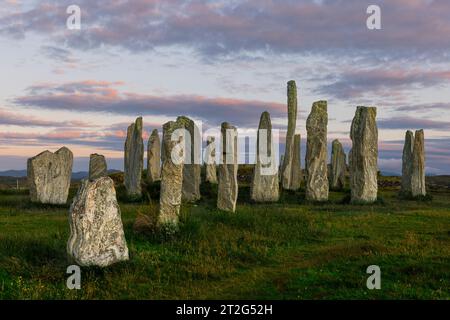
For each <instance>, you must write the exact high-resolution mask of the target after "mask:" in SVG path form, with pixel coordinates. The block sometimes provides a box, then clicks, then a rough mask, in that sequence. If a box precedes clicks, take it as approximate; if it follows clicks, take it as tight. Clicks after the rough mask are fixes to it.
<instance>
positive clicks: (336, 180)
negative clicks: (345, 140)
mask: <svg viewBox="0 0 450 320" xmlns="http://www.w3.org/2000/svg"><path fill="white" fill-rule="evenodd" d="M346 171H347V159H346V156H345V152H344V148H343V147H342V144H341V143H340V142H339V140H337V139H336V140H334V141H333V144H332V148H331V165H330V187H331V188H332V189H334V190H342V189H343V188H344V187H345V174H346Z"/></svg>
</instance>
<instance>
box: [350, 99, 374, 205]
mask: <svg viewBox="0 0 450 320" xmlns="http://www.w3.org/2000/svg"><path fill="white" fill-rule="evenodd" d="M376 116H377V108H375V107H357V109H356V114H355V117H354V118H353V122H352V126H351V131H350V138H351V139H352V150H351V153H350V154H349V161H350V187H351V201H352V202H356V203H358V202H374V201H376V199H377V193H378V184H377V174H378V165H377V161H378V128H377V123H376Z"/></svg>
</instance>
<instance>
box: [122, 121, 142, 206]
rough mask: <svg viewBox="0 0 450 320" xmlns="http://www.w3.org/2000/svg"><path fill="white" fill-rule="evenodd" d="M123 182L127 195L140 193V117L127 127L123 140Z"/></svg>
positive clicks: (138, 194)
mask: <svg viewBox="0 0 450 320" xmlns="http://www.w3.org/2000/svg"><path fill="white" fill-rule="evenodd" d="M124 168H125V175H124V182H125V188H126V190H127V195H128V196H129V197H140V196H141V195H142V188H141V180H142V170H143V168H144V141H143V140H142V117H139V118H137V119H136V122H135V123H132V124H131V125H130V126H129V127H128V131H127V139H126V141H125V165H124Z"/></svg>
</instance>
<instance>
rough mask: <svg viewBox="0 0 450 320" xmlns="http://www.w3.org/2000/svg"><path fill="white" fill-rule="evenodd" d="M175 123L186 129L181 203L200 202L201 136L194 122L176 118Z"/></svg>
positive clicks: (184, 118) (185, 118) (186, 118)
mask: <svg viewBox="0 0 450 320" xmlns="http://www.w3.org/2000/svg"><path fill="white" fill-rule="evenodd" d="M177 122H179V123H180V124H182V125H183V126H184V128H185V129H186V131H187V132H186V135H185V149H184V150H185V163H184V168H183V197H182V199H183V201H187V202H195V201H198V200H200V197H201V196H200V183H201V134H200V131H199V128H198V127H197V126H196V124H195V122H194V121H192V120H191V119H189V118H188V117H184V116H182V117H178V119H177Z"/></svg>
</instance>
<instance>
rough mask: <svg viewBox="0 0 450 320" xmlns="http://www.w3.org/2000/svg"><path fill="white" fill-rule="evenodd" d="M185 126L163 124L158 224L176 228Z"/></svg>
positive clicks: (171, 123) (175, 123)
mask: <svg viewBox="0 0 450 320" xmlns="http://www.w3.org/2000/svg"><path fill="white" fill-rule="evenodd" d="M183 129H184V126H183V124H182V123H180V122H179V121H177V122H174V121H170V122H167V123H166V124H164V126H163V141H162V143H163V145H162V161H163V164H162V171H161V192H160V199H159V204H160V207H159V217H158V224H159V225H160V226H163V227H165V228H166V229H170V228H174V229H175V230H176V228H177V226H178V221H179V215H180V207H181V195H182V188H183V165H184V150H183V149H184V135H183V133H184V130H183Z"/></svg>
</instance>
